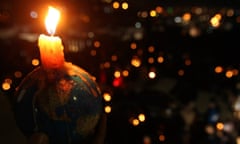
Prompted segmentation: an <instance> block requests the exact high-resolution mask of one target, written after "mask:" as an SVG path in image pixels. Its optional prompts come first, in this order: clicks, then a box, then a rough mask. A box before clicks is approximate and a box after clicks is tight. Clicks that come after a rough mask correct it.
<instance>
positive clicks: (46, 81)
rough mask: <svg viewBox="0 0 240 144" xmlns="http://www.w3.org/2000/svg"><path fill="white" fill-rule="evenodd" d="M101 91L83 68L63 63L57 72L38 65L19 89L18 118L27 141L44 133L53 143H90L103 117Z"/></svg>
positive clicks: (51, 143) (16, 113) (16, 114)
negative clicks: (101, 116)
mask: <svg viewBox="0 0 240 144" xmlns="http://www.w3.org/2000/svg"><path fill="white" fill-rule="evenodd" d="M102 104H103V103H102V97H101V91H100V88H99V86H98V85H97V83H96V82H95V80H94V78H93V77H92V76H91V75H90V74H89V73H88V72H86V71H85V70H83V69H82V68H80V67H78V66H76V65H74V64H72V63H69V62H64V65H63V66H62V67H61V68H58V69H44V67H42V66H39V67H37V68H35V69H34V70H33V71H32V72H30V73H29V74H28V75H27V76H26V77H25V78H24V79H23V81H22V82H21V83H20V85H19V86H18V87H17V89H16V104H15V109H14V111H15V118H16V122H17V125H18V127H19V128H20V130H21V131H22V132H23V134H24V135H25V136H26V137H27V138H31V136H32V135H34V134H39V133H43V134H45V135H46V136H47V138H48V141H49V143H50V144H76V143H78V144H80V143H88V141H89V140H91V138H92V136H93V134H94V131H95V129H96V126H97V124H98V122H99V119H100V115H101V114H102V112H103V110H102Z"/></svg>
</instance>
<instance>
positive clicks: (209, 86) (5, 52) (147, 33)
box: [0, 0, 240, 144]
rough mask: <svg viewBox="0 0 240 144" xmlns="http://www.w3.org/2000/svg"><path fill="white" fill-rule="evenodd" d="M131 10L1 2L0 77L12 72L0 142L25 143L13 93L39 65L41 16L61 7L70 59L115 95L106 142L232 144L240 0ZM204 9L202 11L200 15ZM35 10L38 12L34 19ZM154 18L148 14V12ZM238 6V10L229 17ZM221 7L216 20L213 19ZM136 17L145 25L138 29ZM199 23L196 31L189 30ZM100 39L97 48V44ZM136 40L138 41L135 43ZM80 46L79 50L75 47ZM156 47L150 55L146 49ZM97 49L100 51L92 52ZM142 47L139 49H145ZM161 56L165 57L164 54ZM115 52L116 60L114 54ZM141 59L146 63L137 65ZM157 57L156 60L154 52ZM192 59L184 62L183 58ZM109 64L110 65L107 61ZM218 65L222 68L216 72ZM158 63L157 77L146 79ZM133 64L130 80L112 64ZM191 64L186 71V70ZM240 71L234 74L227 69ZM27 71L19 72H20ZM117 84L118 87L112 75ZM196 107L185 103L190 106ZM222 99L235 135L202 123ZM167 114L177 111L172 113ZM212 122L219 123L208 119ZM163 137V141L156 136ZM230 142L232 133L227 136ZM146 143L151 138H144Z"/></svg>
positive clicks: (95, 1)
mask: <svg viewBox="0 0 240 144" xmlns="http://www.w3.org/2000/svg"><path fill="white" fill-rule="evenodd" d="M118 2H119V3H120V4H121V3H123V2H127V3H128V4H129V8H128V9H127V10H123V9H122V8H121V7H120V8H118V9H114V8H113V7H112V3H113V1H110V0H109V1H107V0H105V1H104V0H88V1H84V0H69V1H63V0H55V1H47V0H36V1H30V0H22V1H17V0H10V1H9V0H8V1H4V0H1V2H0V81H1V83H2V84H3V83H4V82H6V79H11V82H10V89H7V90H5V89H3V87H1V91H0V92H1V95H0V115H1V116H0V140H1V142H0V143H1V144H15V143H19V144H20V143H25V139H24V137H23V135H22V133H21V132H20V131H19V130H18V128H17V126H16V124H15V120H14V116H13V113H12V103H13V101H12V99H13V97H12V96H13V93H14V90H15V88H16V86H17V85H18V84H19V83H20V81H21V80H22V78H23V77H24V76H26V74H28V73H29V72H30V71H32V70H33V69H34V68H35V66H33V65H32V59H34V58H39V51H38V47H37V37H38V35H39V34H41V33H46V30H45V26H44V22H43V17H44V15H45V11H46V8H47V6H48V5H56V6H58V7H60V9H61V10H62V20H61V22H60V24H59V26H58V28H57V32H56V35H59V36H61V38H62V40H63V43H64V53H65V58H66V60H67V61H70V62H72V63H74V64H76V65H78V66H80V67H82V68H84V69H85V70H87V71H88V72H90V73H91V74H93V75H94V76H95V77H96V80H97V82H98V83H99V85H100V87H101V88H102V91H103V92H109V93H111V96H112V101H111V102H106V105H110V106H111V107H112V111H111V113H109V114H108V130H107V138H106V143H109V144H118V143H124V144H128V143H131V144H133V143H134V144H135V143H138V144H139V143H143V138H144V136H150V137H151V139H152V141H153V143H171V144H173V143H183V144H187V142H186V141H184V140H183V139H184V138H186V135H188V134H189V133H190V138H189V139H188V138H186V139H188V140H189V141H190V142H189V143H192V144H197V143H199V144H203V143H214V142H219V143H220V142H222V143H229V144H230V143H235V140H236V138H237V136H238V135H239V133H238V131H239V128H238V125H239V124H238V123H239V122H238V121H239V120H238V118H237V117H236V116H235V115H234V114H235V113H234V112H236V111H237V110H236V109H235V108H234V106H235V104H236V103H238V101H237V98H238V95H239V63H240V58H239V50H238V49H239V36H240V35H239V34H240V7H239V6H240V5H239V4H240V2H239V1H237V0H168V1H167V0H164V1H160V0H128V1H118ZM157 6H161V7H162V8H163V12H162V13H158V15H157V16H155V17H151V16H149V12H150V11H151V10H154V9H156V7H157ZM197 9H200V10H201V12H200V13H199V14H197V13H196V11H197ZM30 12H35V14H38V15H37V17H31V16H30ZM145 12H146V13H147V15H148V16H147V17H142V16H141V15H142V14H143V13H145ZM185 13H191V16H192V17H191V20H190V21H188V22H186V23H184V22H179V23H176V22H175V20H176V18H181V17H182V16H183V14H185ZM231 13H232V15H230V14H231ZM215 14H221V16H222V18H221V20H220V26H219V27H213V26H211V24H210V19H211V18H212V17H213V16H214V15H215ZM137 24H138V25H139V24H140V25H141V27H136V26H137ZM191 30H197V35H193V34H191ZM96 41H97V42H100V44H101V45H100V46H99V47H96V46H95V45H94V43H95V42H96ZM132 43H136V44H137V48H136V49H131V48H130V45H131V44H132ZM74 46H75V47H77V48H76V50H75V51H74V49H73V47H74ZM150 46H153V47H154V48H155V51H154V52H153V53H151V52H149V51H148V48H149V47H150ZM91 52H96V55H95V56H93V55H91ZM141 52H142V53H141ZM159 55H161V56H163V57H164V62H163V63H158V62H157V57H158V56H159ZM112 56H117V60H116V61H115V60H112ZM134 56H138V57H139V58H140V59H141V66H140V67H138V68H136V67H134V66H132V65H131V59H132V58H133V57H134ZM149 57H153V58H154V59H155V62H154V63H149V62H148V58H149ZM186 60H190V61H191V64H190V65H186V64H185V61H186ZM107 63H109V64H110V67H104V65H106V64H107ZM216 66H221V67H222V68H223V72H222V73H220V74H218V73H216V72H215V71H214V69H215V67H216ZM152 69H154V70H155V72H156V74H157V75H156V78H155V79H150V78H148V75H147V74H148V72H149V71H150V70H152ZM116 70H119V71H123V70H128V72H129V75H128V77H123V76H122V77H121V80H117V79H115V78H114V75H113V73H114V71H116ZM179 70H184V75H179V74H178V72H179ZM229 71H230V72H232V71H235V73H234V75H233V76H232V77H229V78H228V77H226V73H227V72H229ZM15 72H20V73H21V74H22V77H18V78H17V77H16V76H15V75H14V74H15ZM114 80H116V81H118V82H120V84H119V85H117V86H114V85H113V81H114ZM192 103H193V104H194V108H190V109H188V107H187V106H189V104H192ZM212 103H214V105H217V115H218V116H219V118H218V119H217V120H216V121H214V122H213V123H211V124H212V125H213V127H214V128H215V124H216V123H217V122H223V123H227V122H230V123H232V124H234V127H235V128H234V129H233V130H232V131H231V132H226V131H221V134H222V135H221V136H219V135H217V132H216V133H214V134H213V135H214V136H212V135H211V136H210V135H209V134H208V133H207V132H206V131H205V127H206V126H207V125H208V124H209V121H208V118H209V117H211V116H212V115H213V114H212V113H210V114H209V113H208V112H209V111H210V110H209V107H210V104H212ZM182 111H184V112H186V111H187V113H188V112H189V115H191V113H192V112H193V113H194V114H196V115H195V117H194V121H193V123H192V125H191V126H190V127H191V128H190V129H191V130H185V129H184V127H185V125H186V124H185V121H184V116H183V114H182ZM139 113H144V114H145V116H146V121H145V122H143V123H140V124H139V125H138V126H133V125H132V123H131V119H132V118H135V117H137V115H138V114H139ZM169 113H170V114H169ZM211 122H212V121H211ZM161 134H163V135H164V136H165V138H166V139H165V141H160V140H159V135H161ZM226 139H227V140H226ZM146 144H147V143H146Z"/></svg>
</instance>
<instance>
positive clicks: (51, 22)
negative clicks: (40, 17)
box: [45, 6, 60, 35]
mask: <svg viewBox="0 0 240 144" xmlns="http://www.w3.org/2000/svg"><path fill="white" fill-rule="evenodd" d="M59 18H60V12H59V11H58V10H57V9H55V8H53V7H51V6H50V7H49V8H48V15H47V16H46V19H45V25H46V28H47V32H48V33H49V34H50V35H54V33H55V30H56V27H57V24H58V21H59Z"/></svg>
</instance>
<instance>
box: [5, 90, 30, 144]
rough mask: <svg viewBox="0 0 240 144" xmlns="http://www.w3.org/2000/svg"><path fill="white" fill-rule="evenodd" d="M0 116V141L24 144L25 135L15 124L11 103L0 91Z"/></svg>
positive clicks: (8, 143) (10, 143) (7, 143)
mask: <svg viewBox="0 0 240 144" xmlns="http://www.w3.org/2000/svg"><path fill="white" fill-rule="evenodd" d="M0 116H1V118H0V129H1V130H0V143H1V144H25V143H26V141H25V137H24V136H23V134H22V133H21V132H20V130H19V129H18V127H17V126H16V123H15V119H14V115H13V111H12V110H11V104H10V103H9V100H8V98H7V96H6V95H3V94H2V93H0Z"/></svg>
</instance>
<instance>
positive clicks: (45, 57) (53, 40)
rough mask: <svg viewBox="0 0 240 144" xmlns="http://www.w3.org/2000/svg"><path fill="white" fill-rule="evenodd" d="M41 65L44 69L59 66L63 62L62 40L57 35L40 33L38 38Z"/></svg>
mask: <svg viewBox="0 0 240 144" xmlns="http://www.w3.org/2000/svg"><path fill="white" fill-rule="evenodd" d="M38 46H39V50H40V58H41V63H42V66H43V67H44V68H46V69H51V68H53V69H54V68H60V67H62V66H63V64H64V53H63V45H62V40H61V39H60V38H59V37H57V36H46V35H44V34H41V35H40V36H39V39H38Z"/></svg>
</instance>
